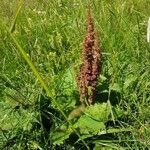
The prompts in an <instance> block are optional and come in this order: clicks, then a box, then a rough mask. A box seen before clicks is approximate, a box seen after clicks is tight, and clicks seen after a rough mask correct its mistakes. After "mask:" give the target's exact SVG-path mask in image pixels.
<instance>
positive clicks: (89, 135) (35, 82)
mask: <svg viewBox="0 0 150 150" xmlns="http://www.w3.org/2000/svg"><path fill="white" fill-rule="evenodd" d="M89 2H90V1H81V0H58V1H48V0H38V1H36V0H32V1H29V0H26V1H25V2H24V3H23V4H22V3H21V2H20V1H19V0H12V1H9V0H1V1H0V7H1V9H0V21H1V23H0V39H1V41H0V70H1V72H0V111H1V113H0V148H1V149H43V150H47V149H77V148H78V149H85V148H87V147H90V148H91V149H95V150H96V149H102V148H104V149H131V150H132V149H149V148H150V140H149V137H150V131H149V129H150V121H149V118H150V106H149V103H150V93H149V92H150V81H149V74H150V64H149V60H150V45H149V44H148V43H147V41H146V29H147V21H148V18H149V16H150V12H149V11H148V10H149V8H150V2H149V1H148V0H145V1H142V0H129V1H122V0H116V1H115V2H112V1H109V0H93V1H91V2H90V3H91V8H92V13H93V16H94V22H95V28H96V29H97V30H98V31H99V36H100V45H101V49H102V54H103V58H102V63H103V66H102V73H101V76H100V77H99V80H98V88H97V95H96V98H95V104H94V105H93V106H92V107H91V108H85V113H84V114H82V115H81V117H80V118H74V119H73V120H71V121H69V123H68V122H67V120H66V118H64V115H63V114H65V116H68V115H69V114H70V112H71V111H72V110H74V109H76V106H78V104H79V91H78V88H77V85H76V75H77V74H78V73H79V67H80V65H81V63H82V58H81V53H82V47H83V46H82V42H83V39H84V37H85V33H86V18H87V13H86V12H87V11H86V9H87V6H88V5H89ZM21 5H22V7H21ZM19 7H20V11H18V9H19ZM17 12H18V14H17ZM10 30H11V32H9V31H10ZM12 36H13V37H14V39H15V40H16V41H17V44H19V46H20V47H21V49H23V50H24V51H25V54H27V56H28V58H30V60H31V62H32V63H33V65H34V67H35V68H36V69H37V72H38V74H39V76H40V77H42V81H43V82H44V83H46V87H47V88H48V91H49V93H50V94H48V93H47V91H46V89H45V88H44V86H43V84H41V82H42V81H40V82H39V78H38V76H35V73H34V69H32V67H31V66H30V65H29V63H27V61H26V60H25V59H24V56H23V55H22V54H21V53H20V51H19V49H18V46H17V44H16V43H15V40H14V39H13V38H12ZM55 102H57V103H55ZM57 104H58V105H57ZM58 106H59V107H58ZM89 115H90V117H88V116H89ZM97 120H98V121H97ZM93 126H94V129H95V130H93ZM73 129H75V130H73ZM76 132H77V133H76ZM83 140H84V141H83Z"/></svg>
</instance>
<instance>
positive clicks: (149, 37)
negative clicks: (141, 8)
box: [147, 17, 150, 43]
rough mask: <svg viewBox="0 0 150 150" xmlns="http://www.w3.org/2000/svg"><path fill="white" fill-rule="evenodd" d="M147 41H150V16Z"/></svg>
mask: <svg viewBox="0 0 150 150" xmlns="http://www.w3.org/2000/svg"><path fill="white" fill-rule="evenodd" d="M147 42H148V43H150V17H149V20H148V26H147Z"/></svg>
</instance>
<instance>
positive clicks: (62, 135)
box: [51, 130, 71, 145]
mask: <svg viewBox="0 0 150 150" xmlns="http://www.w3.org/2000/svg"><path fill="white" fill-rule="evenodd" d="M70 134H71V132H70V131H69V130H66V131H57V132H53V133H52V134H51V139H52V141H53V144H57V145H60V144H63V142H64V140H66V139H68V138H69V135H70Z"/></svg>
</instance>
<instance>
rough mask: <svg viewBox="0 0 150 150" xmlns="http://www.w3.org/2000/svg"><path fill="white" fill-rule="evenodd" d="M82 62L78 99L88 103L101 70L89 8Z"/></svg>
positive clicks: (96, 36) (99, 55)
mask: <svg viewBox="0 0 150 150" xmlns="http://www.w3.org/2000/svg"><path fill="white" fill-rule="evenodd" d="M83 47H84V49H83V54H82V57H83V63H82V65H81V68H80V74H79V76H78V86H79V90H80V101H81V102H83V101H84V99H86V100H87V101H88V104H89V105H90V104H91V103H92V102H93V99H94V95H95V91H96V83H97V78H98V75H99V73H100V71H101V53H100V49H99V44H98V35H97V34H95V32H94V23H93V18H92V17H91V10H90V9H89V10H88V26H87V35H86V37H85V40H84V43H83Z"/></svg>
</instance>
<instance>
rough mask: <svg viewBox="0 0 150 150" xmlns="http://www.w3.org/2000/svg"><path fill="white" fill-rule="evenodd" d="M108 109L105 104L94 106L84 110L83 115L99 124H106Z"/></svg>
mask: <svg viewBox="0 0 150 150" xmlns="http://www.w3.org/2000/svg"><path fill="white" fill-rule="evenodd" d="M110 111H111V110H110V107H109V105H108V104H107V103H102V104H94V105H91V106H89V107H88V108H87V109H86V110H85V114H86V115H88V116H90V117H92V118H93V119H96V120H98V121H101V122H106V121H107V120H108V117H109V115H110Z"/></svg>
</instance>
